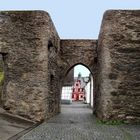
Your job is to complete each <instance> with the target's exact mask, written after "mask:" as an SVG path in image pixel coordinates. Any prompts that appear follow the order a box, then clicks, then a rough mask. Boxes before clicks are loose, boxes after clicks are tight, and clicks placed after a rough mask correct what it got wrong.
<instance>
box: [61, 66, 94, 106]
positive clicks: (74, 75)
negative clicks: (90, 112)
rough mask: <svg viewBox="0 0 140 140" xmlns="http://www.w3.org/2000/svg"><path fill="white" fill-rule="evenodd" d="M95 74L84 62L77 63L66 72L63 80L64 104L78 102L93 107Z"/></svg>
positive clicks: (62, 96) (62, 99)
mask: <svg viewBox="0 0 140 140" xmlns="http://www.w3.org/2000/svg"><path fill="white" fill-rule="evenodd" d="M93 100H94V99H93V74H92V72H91V70H90V69H89V68H88V67H87V66H86V65H83V64H75V65H73V66H72V67H71V68H70V69H68V71H67V72H66V75H65V79H64V82H63V87H62V93H61V103H62V106H63V105H65V104H67V105H72V104H76V103H80V104H85V105H86V106H88V107H90V108H93Z"/></svg>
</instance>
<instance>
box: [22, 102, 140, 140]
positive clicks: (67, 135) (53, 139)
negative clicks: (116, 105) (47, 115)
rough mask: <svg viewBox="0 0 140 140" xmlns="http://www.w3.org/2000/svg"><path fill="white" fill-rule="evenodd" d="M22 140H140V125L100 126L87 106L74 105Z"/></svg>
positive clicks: (65, 107) (65, 108)
mask: <svg viewBox="0 0 140 140" xmlns="http://www.w3.org/2000/svg"><path fill="white" fill-rule="evenodd" d="M20 140H140V125H116V126H113V125H104V124H99V123H97V121H96V119H95V117H94V116H93V115H92V111H91V110H90V109H89V108H88V107H87V105H86V104H82V103H73V104H72V105H63V106H62V113H61V114H59V115H58V116H56V117H54V118H52V119H50V120H49V121H48V122H44V123H43V124H41V125H40V126H38V127H36V128H35V129H33V130H32V131H30V132H29V133H28V134H26V135H25V136H23V137H22V138H20Z"/></svg>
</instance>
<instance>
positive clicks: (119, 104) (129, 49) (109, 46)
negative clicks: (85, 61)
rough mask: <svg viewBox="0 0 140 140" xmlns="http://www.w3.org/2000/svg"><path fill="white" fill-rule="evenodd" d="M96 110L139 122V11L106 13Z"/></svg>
mask: <svg viewBox="0 0 140 140" xmlns="http://www.w3.org/2000/svg"><path fill="white" fill-rule="evenodd" d="M98 59H99V63H98V66H99V68H98V75H97V79H98V80H97V85H96V90H97V91H98V95H97V97H96V98H97V99H96V102H98V103H97V106H98V107H97V109H96V114H97V116H98V117H100V118H104V119H121V120H127V121H136V122H137V121H138V122H140V11H139V10H136V11H135V10H132V11H131V10H128V11H127V10H113V11H107V12H106V13H105V14H104V18H103V22H102V26H101V31H100V35H99V40H98Z"/></svg>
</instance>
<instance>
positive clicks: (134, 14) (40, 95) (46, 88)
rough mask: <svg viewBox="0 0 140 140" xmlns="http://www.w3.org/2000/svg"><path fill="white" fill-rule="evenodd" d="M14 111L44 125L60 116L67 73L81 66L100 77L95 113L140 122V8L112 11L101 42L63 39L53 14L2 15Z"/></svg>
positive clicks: (6, 103) (7, 86) (0, 42)
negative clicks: (45, 121)
mask: <svg viewBox="0 0 140 140" xmlns="http://www.w3.org/2000/svg"><path fill="white" fill-rule="evenodd" d="M0 53H1V55H2V59H3V63H4V74H5V76H4V77H5V79H4V85H3V91H2V95H1V100H0V102H1V103H0V104H1V105H2V106H3V108H4V109H6V110H7V111H8V112H10V113H12V114H16V115H19V116H23V117H25V118H28V119H31V120H34V121H41V120H44V119H48V118H50V117H52V116H54V115H56V114H57V113H59V112H60V97H61V89H62V85H63V81H64V78H65V76H66V74H67V73H68V72H69V71H70V70H71V69H72V68H73V67H74V66H75V65H77V64H82V65H84V66H86V67H87V68H88V69H89V70H90V71H91V73H92V75H93V78H94V108H93V112H94V114H95V115H96V116H97V117H98V118H100V119H102V120H122V121H127V122H130V123H131V122H140V10H109V11H106V12H105V14H104V16H103V20H102V25H101V30H100V34H99V37H98V39H97V40H82V39H81V40H61V39H60V37H59V35H58V33H57V31H56V29H55V27H54V24H53V22H52V20H51V18H50V16H49V14H48V13H47V12H44V11H2V12H0Z"/></svg>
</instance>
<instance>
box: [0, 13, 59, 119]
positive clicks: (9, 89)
mask: <svg viewBox="0 0 140 140" xmlns="http://www.w3.org/2000/svg"><path fill="white" fill-rule="evenodd" d="M49 41H51V42H52V43H53V44H54V45H57V44H58V42H59V37H58V35H57V32H56V30H55V28H54V26H53V23H52V22H51V19H50V16H49V15H48V14H47V13H46V12H43V11H18V12H16V11H11V12H0V53H1V54H2V55H3V57H4V67H5V84H4V91H3V96H4V97H3V103H4V108H5V109H6V110H8V111H9V112H11V113H14V114H18V115H21V116H24V117H27V118H30V119H33V120H36V121H40V120H42V119H44V118H45V116H46V111H47V110H46V106H47V103H46V100H47V97H48V90H49V89H48V86H49V84H48V78H49V70H48V67H49V62H50V61H51V60H49V55H48V42H49Z"/></svg>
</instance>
